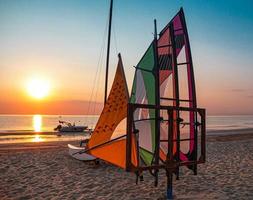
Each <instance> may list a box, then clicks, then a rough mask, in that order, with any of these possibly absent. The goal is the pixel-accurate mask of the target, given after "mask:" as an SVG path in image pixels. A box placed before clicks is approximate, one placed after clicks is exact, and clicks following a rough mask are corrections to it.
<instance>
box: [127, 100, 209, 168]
mask: <svg viewBox="0 0 253 200" xmlns="http://www.w3.org/2000/svg"><path fill="white" fill-rule="evenodd" d="M137 108H147V109H159V110H167V112H168V115H169V121H170V124H171V123H173V120H175V119H174V116H173V112H174V111H192V112H194V113H196V114H199V115H200V118H201V122H200V123H198V125H199V126H201V129H200V135H199V136H200V142H201V144H200V146H201V152H200V156H199V158H198V157H196V158H194V160H192V161H180V160H175V159H174V156H173V155H172V149H173V142H174V141H175V140H173V137H172V135H173V126H169V130H168V145H169V146H168V147H169V150H168V154H167V161H166V163H165V164H156V163H155V164H152V165H150V166H139V165H138V166H137V167H135V166H133V165H132V163H131V153H132V152H131V151H132V149H131V147H132V144H131V141H132V137H135V135H134V134H133V131H132V130H133V121H134V120H133V114H134V112H135V110H136V109H137ZM205 114H206V111H205V109H203V108H188V107H175V106H156V105H149V104H135V103H129V104H128V116H127V144H126V148H127V151H126V170H127V171H132V172H136V171H139V172H142V171H145V170H153V169H175V168H177V167H179V166H189V165H197V164H201V163H204V162H205V160H206V118H205ZM195 124H197V121H195ZM159 139H160V138H159ZM197 139H198V137H197ZM183 141H185V140H183ZM179 142H180V141H179ZM170 148H171V149H170Z"/></svg>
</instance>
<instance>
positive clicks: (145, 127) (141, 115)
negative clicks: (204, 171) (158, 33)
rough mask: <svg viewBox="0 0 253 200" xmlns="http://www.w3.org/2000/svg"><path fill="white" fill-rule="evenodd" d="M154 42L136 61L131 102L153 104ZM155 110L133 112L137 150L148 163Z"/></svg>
mask: <svg viewBox="0 0 253 200" xmlns="http://www.w3.org/2000/svg"><path fill="white" fill-rule="evenodd" d="M154 55H155V54H154V43H153V42H152V43H151V45H150V46H149V48H148V49H147V51H146V53H145V54H144V56H143V57H142V59H141V60H140V62H139V63H138V65H137V67H136V71H135V77H134V82H133V88H132V94H131V99H130V102H131V103H138V104H152V105H155V77H154V75H153V73H152V72H153V70H154V64H155V62H154ZM154 118H155V111H154V110H152V109H142V108H138V109H136V110H135V112H134V121H135V122H134V126H135V129H137V130H138V131H139V133H138V135H139V152H140V157H141V159H142V160H143V161H144V162H145V163H146V164H150V163H151V161H152V157H153V155H152V154H153V153H154V149H155V121H154Z"/></svg>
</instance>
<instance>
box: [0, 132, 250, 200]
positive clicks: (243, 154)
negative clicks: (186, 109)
mask: <svg viewBox="0 0 253 200" xmlns="http://www.w3.org/2000/svg"><path fill="white" fill-rule="evenodd" d="M252 133H253V132H250V131H247V132H244V134H240V133H239V134H238V133H234V134H232V135H229V134H224V135H222V136H218V135H217V134H214V135H211V136H209V137H208V138H207V162H206V163H205V164H203V165H199V168H198V169H199V170H198V176H194V175H192V172H191V171H189V170H187V169H182V173H181V177H180V180H179V181H176V180H175V181H174V196H175V199H253V154H252V152H253V134H252ZM72 143H73V142H72ZM66 144H67V142H65V141H64V142H44V143H27V144H15V145H10V144H5V145H4V144H2V145H0V174H1V178H0V199H1V200H5V199H164V198H165V188H166V178H165V173H164V172H161V173H160V181H159V185H158V187H154V184H153V177H152V176H151V175H150V174H149V173H148V172H147V173H145V174H144V182H140V183H139V184H138V185H136V184H135V175H134V174H132V173H127V172H125V171H123V170H121V169H119V168H117V167H114V166H112V165H110V164H108V163H105V162H100V164H99V165H95V164H94V163H87V162H86V163H85V162H80V161H77V160H74V159H72V158H71V157H70V156H69V155H68V150H67V147H66Z"/></svg>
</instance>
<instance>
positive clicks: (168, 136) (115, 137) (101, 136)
mask: <svg viewBox="0 0 253 200" xmlns="http://www.w3.org/2000/svg"><path fill="white" fill-rule="evenodd" d="M112 2H113V1H112V0H111V5H110V18H109V19H110V21H109V27H110V24H111V12H112ZM108 38H109V39H108V44H109V41H110V28H109V37H108ZM108 46H109V47H110V45H108ZM108 52H109V51H107V58H108V57H109V54H108ZM118 57H119V58H118V65H117V68H116V73H115V76H114V80H113V83H112V86H111V90H110V93H109V95H108V96H107V76H106V79H105V80H106V84H105V85H106V87H105V104H104V108H103V110H102V113H101V114H100V116H99V119H98V122H97V124H96V126H95V129H94V131H93V133H92V134H91V137H90V139H89V140H87V141H86V144H85V146H84V147H75V146H73V145H70V144H69V145H68V147H69V154H70V155H71V156H72V157H74V158H75V159H79V160H85V161H89V160H95V159H101V160H104V161H106V162H109V163H111V164H113V165H115V166H117V167H120V168H122V169H124V170H126V171H128V172H132V173H134V174H135V175H136V183H138V180H139V179H140V180H141V179H142V175H143V174H142V173H143V171H149V172H150V174H151V175H152V176H154V185H155V186H158V179H159V178H162V177H164V175H160V176H158V174H159V172H160V171H161V170H165V172H166V173H165V174H166V175H165V177H167V198H168V199H172V198H173V195H172V183H173V175H175V176H176V178H177V180H178V179H179V175H180V173H179V172H180V170H179V168H180V167H182V166H186V167H187V168H188V169H189V170H191V171H192V172H193V174H194V175H197V165H198V164H201V163H204V162H205V160H206V143H205V138H206V120H205V117H206V114H205V109H203V108H198V107H197V99H196V90H195V79H194V73H193V63H192V57H191V50H190V42H189V37H188V32H187V27H186V21H185V16H184V12H183V9H182V8H181V9H180V10H179V12H178V13H177V14H176V15H175V16H174V17H173V18H172V20H171V21H169V23H168V24H167V25H166V26H165V27H164V28H163V29H162V30H161V32H160V33H159V34H157V26H156V20H154V38H153V40H152V41H151V43H150V45H149V47H148V48H147V50H146V52H145V53H144V55H143V57H142V58H141V59H140V61H139V63H138V64H137V65H136V67H135V75H134V81H133V85H132V92H131V95H129V93H128V86H127V82H126V77H125V73H124V68H123V63H122V58H121V55H120V54H119V55H118ZM108 63H109V62H108V59H107V66H106V72H107V71H108ZM122 127H123V128H122Z"/></svg>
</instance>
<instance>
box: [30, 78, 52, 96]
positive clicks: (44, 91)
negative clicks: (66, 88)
mask: <svg viewBox="0 0 253 200" xmlns="http://www.w3.org/2000/svg"><path fill="white" fill-rule="evenodd" d="M49 91H50V84H49V82H48V81H47V80H45V79H39V78H36V79H35V78H34V79H31V80H29V81H28V82H27V92H28V94H29V95H30V96H32V97H33V98H35V99H43V98H45V97H47V96H48V95H49Z"/></svg>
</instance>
